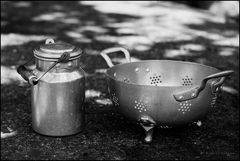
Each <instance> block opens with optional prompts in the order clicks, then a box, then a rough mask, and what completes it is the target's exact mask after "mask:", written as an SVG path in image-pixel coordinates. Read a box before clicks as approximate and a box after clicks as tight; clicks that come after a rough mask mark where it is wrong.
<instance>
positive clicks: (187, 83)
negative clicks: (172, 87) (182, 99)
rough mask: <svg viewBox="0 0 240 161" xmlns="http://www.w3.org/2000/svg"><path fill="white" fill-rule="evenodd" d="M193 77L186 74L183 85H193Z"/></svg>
mask: <svg viewBox="0 0 240 161" xmlns="http://www.w3.org/2000/svg"><path fill="white" fill-rule="evenodd" d="M192 80H193V79H192V78H190V77H188V76H185V77H184V78H182V85H183V86H192Z"/></svg>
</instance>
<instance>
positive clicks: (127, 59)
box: [100, 47, 131, 68]
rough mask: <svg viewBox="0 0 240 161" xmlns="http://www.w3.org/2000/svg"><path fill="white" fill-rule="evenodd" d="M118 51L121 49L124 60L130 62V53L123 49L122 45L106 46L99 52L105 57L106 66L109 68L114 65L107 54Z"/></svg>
mask: <svg viewBox="0 0 240 161" xmlns="http://www.w3.org/2000/svg"><path fill="white" fill-rule="evenodd" d="M118 51H121V52H122V53H124V55H125V58H126V61H127V62H128V63H129V62H131V58H130V54H129V52H128V51H127V50H126V49H124V48H122V47H113V48H108V49H105V50H103V51H102V52H101V53H100V54H101V56H102V57H103V58H104V59H105V61H106V62H107V64H108V66H109V67H110V68H111V67H113V66H114V65H113V63H112V61H111V59H110V58H109V56H108V55H107V54H110V53H115V52H118Z"/></svg>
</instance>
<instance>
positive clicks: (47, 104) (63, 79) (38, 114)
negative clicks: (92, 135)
mask: <svg viewBox="0 0 240 161" xmlns="http://www.w3.org/2000/svg"><path fill="white" fill-rule="evenodd" d="M64 52H65V53H68V54H69V58H68V59H67V60H65V61H63V62H58V63H56V61H58V59H59V57H60V55H61V54H62V53H64ZM80 53H81V52H80V50H79V49H76V48H74V47H73V46H71V45H69V44H56V43H54V41H53V43H52V44H47V45H45V46H41V47H40V48H37V49H35V50H34V57H35V63H36V69H34V70H33V71H32V74H31V75H30V76H28V79H29V80H30V79H31V78H33V77H35V78H39V77H41V76H42V75H44V76H42V77H41V79H39V80H38V81H37V83H35V84H34V85H32V87H31V88H32V89H31V97H32V98H31V109H32V127H33V129H34V130H35V131H36V132H38V133H40V134H44V135H50V136H66V135H72V134H75V133H78V132H80V131H81V130H82V129H83V127H84V99H85V76H84V71H83V69H82V68H81V67H80ZM54 64H55V65H54ZM50 68H51V70H49V69H50ZM48 70H49V71H48Z"/></svg>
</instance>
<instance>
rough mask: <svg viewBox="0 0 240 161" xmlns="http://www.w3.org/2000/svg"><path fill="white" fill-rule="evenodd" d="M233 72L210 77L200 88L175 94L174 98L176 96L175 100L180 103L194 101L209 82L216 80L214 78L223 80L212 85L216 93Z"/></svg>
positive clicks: (228, 71)
mask: <svg viewBox="0 0 240 161" xmlns="http://www.w3.org/2000/svg"><path fill="white" fill-rule="evenodd" d="M233 72H234V71H233V70H227V71H223V72H219V73H215V74H212V75H209V76H207V77H205V78H204V79H203V80H202V82H201V84H200V86H199V87H195V88H193V89H190V90H187V91H183V92H178V93H175V94H173V96H174V98H175V100H176V101H179V102H182V101H186V100H190V99H194V98H196V97H198V95H199V93H200V92H201V91H202V90H203V89H204V88H205V87H206V84H207V81H208V80H210V79H214V78H221V79H220V81H218V82H216V81H214V82H213V83H212V85H211V87H212V90H213V91H214V92H215V90H216V89H217V88H218V87H220V86H221V85H222V84H223V82H224V80H225V79H226V77H227V76H229V75H231V74H232V73H233Z"/></svg>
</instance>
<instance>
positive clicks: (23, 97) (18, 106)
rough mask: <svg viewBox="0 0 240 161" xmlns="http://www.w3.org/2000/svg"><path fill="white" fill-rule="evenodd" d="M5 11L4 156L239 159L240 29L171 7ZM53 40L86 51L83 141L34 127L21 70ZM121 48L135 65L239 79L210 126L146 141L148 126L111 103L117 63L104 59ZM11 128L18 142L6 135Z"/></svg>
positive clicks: (163, 132) (161, 133)
mask: <svg viewBox="0 0 240 161" xmlns="http://www.w3.org/2000/svg"><path fill="white" fill-rule="evenodd" d="M1 4H2V5H1V30H2V33H1V132H2V133H1V159H11V160H13V159H14V160H15V159H80V160H81V159H84V160H87V159H91V160H94V159H112V160H121V159H126V160H129V159H134V160H137V159H143V160H149V159H156V160H161V159H163V160H165V159H171V160H178V159H201V160H202V159H215V160H220V159H223V160H231V159H236V160H238V159H239V104H238V99H239V96H238V91H239V79H238V76H239V25H238V22H236V21H227V22H226V21H225V20H224V19H223V18H221V17H216V16H214V15H212V14H210V13H208V12H206V11H203V10H197V9H192V8H189V7H186V6H183V5H180V4H172V3H168V2H72V3H69V2H34V3H32V2H1ZM48 37H52V38H54V39H56V40H61V41H65V42H69V43H72V44H74V45H77V46H79V47H80V48H81V49H83V51H84V54H83V55H82V59H81V62H82V65H81V66H82V68H83V69H84V70H85V71H86V72H87V73H88V76H87V83H86V101H85V107H86V122H87V123H86V128H85V130H84V131H83V132H81V133H79V134H77V135H73V136H68V137H62V138H61V137H47V136H42V135H39V134H37V133H35V132H34V131H33V130H32V127H31V107H30V101H31V98H30V96H31V94H30V86H28V85H27V84H26V82H24V80H23V79H22V78H21V77H20V76H19V75H18V74H17V73H16V67H17V66H18V65H20V64H23V63H24V62H26V61H27V60H29V59H30V58H31V56H32V50H33V49H34V48H35V47H37V46H39V45H40V44H42V43H44V40H45V39H46V38H48ZM113 46H124V47H125V48H127V49H128V50H129V51H130V53H131V56H132V60H133V61H138V60H148V59H156V60H158V59H171V60H182V61H191V62H197V63H202V64H206V65H210V66H213V67H216V68H219V69H220V70H229V69H231V70H234V72H235V73H234V74H233V75H232V76H231V77H230V78H228V79H226V81H225V83H224V88H223V92H222V94H221V96H220V97H219V98H218V100H217V103H216V107H215V108H214V109H213V111H212V112H211V113H209V114H208V115H207V116H206V117H205V118H204V119H203V120H202V122H203V125H202V126H201V127H200V128H199V127H196V126H190V127H183V128H180V129H160V128H157V129H155V133H154V138H153V142H152V143H151V144H145V143H144V142H143V137H144V132H143V129H142V128H141V127H140V126H139V125H136V124H134V123H132V122H130V121H128V120H127V119H125V118H123V117H122V115H120V114H119V113H118V112H116V110H115V108H114V106H113V105H112V103H111V101H110V100H109V99H108V98H109V94H108V92H107V84H106V79H105V75H104V71H105V69H106V68H107V65H106V63H105V61H104V60H103V59H102V58H101V56H100V55H99V53H100V51H101V50H103V49H106V48H108V47H113ZM112 58H113V60H114V63H123V62H124V59H123V57H122V56H117V55H113V56H112ZM31 65H33V63H32V64H31ZM31 65H30V67H31ZM11 130H13V132H15V135H13V136H9V137H6V138H3V136H6V134H7V133H10V132H11Z"/></svg>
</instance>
